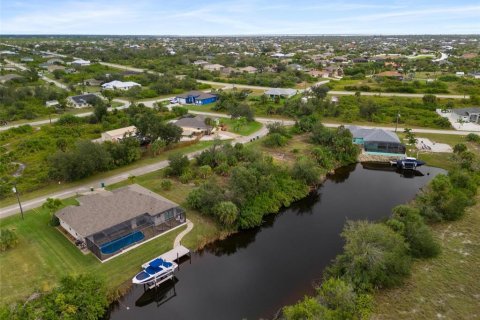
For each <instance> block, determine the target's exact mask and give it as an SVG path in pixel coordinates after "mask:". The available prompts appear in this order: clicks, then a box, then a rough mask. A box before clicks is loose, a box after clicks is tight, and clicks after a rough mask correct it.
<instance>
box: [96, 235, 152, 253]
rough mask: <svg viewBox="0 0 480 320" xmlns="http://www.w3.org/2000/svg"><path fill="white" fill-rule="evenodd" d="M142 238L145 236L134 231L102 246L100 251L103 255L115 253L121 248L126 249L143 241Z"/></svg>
mask: <svg viewBox="0 0 480 320" xmlns="http://www.w3.org/2000/svg"><path fill="white" fill-rule="evenodd" d="M143 238H145V236H144V235H143V233H142V232H141V231H135V232H132V233H130V234H127V235H126V236H123V237H121V238H118V239H115V240H113V241H110V242H107V243H104V244H102V246H101V247H100V251H101V252H102V253H103V254H111V253H115V252H117V251H118V250H120V249H122V248H125V247H128V246H130V245H132V244H134V243H135V242H138V241H140V240H143Z"/></svg>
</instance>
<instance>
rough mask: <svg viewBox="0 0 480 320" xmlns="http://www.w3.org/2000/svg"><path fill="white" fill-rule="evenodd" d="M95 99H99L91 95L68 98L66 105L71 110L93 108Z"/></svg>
mask: <svg viewBox="0 0 480 320" xmlns="http://www.w3.org/2000/svg"><path fill="white" fill-rule="evenodd" d="M97 99H100V98H99V97H98V96H97V95H95V94H93V93H87V94H81V95H78V96H72V97H68V98H67V103H68V105H69V106H71V107H73V108H86V107H91V106H93V102H94V101H95V100H97Z"/></svg>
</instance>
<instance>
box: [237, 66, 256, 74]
mask: <svg viewBox="0 0 480 320" xmlns="http://www.w3.org/2000/svg"><path fill="white" fill-rule="evenodd" d="M239 70H240V71H241V72H246V73H257V72H258V69H257V68H255V67H252V66H247V67H245V68H240V69H239Z"/></svg>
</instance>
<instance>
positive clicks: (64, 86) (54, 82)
mask: <svg viewBox="0 0 480 320" xmlns="http://www.w3.org/2000/svg"><path fill="white" fill-rule="evenodd" d="M4 60H5V62H7V63H9V64H12V65H14V66H15V67H17V68H18V69H20V70H22V71H26V70H28V68H27V67H26V66H25V65H24V64H21V63H17V62H13V61H11V60H8V59H4ZM40 79H42V80H43V81H45V82H48V83H53V84H54V85H56V86H57V87H59V88H61V89H65V90H68V87H67V86H66V85H64V84H63V83H61V82H59V81H57V80H54V79H50V78H48V77H45V76H40Z"/></svg>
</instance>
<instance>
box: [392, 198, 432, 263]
mask: <svg viewBox="0 0 480 320" xmlns="http://www.w3.org/2000/svg"><path fill="white" fill-rule="evenodd" d="M387 225H388V226H390V227H391V228H392V229H393V230H394V231H396V232H398V233H399V234H401V235H402V236H403V237H404V238H405V241H406V242H407V243H408V245H409V251H410V254H411V255H412V256H413V257H416V258H430V257H434V256H436V255H438V254H439V253H440V246H439V245H438V243H437V242H436V241H435V239H434V238H433V235H432V232H431V230H430V228H429V227H428V226H427V225H426V224H425V222H424V221H423V218H422V216H421V215H420V211H419V210H418V209H417V208H413V207H410V206H407V205H400V206H397V207H395V208H394V209H393V216H392V218H390V219H389V220H388V221H387Z"/></svg>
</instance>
